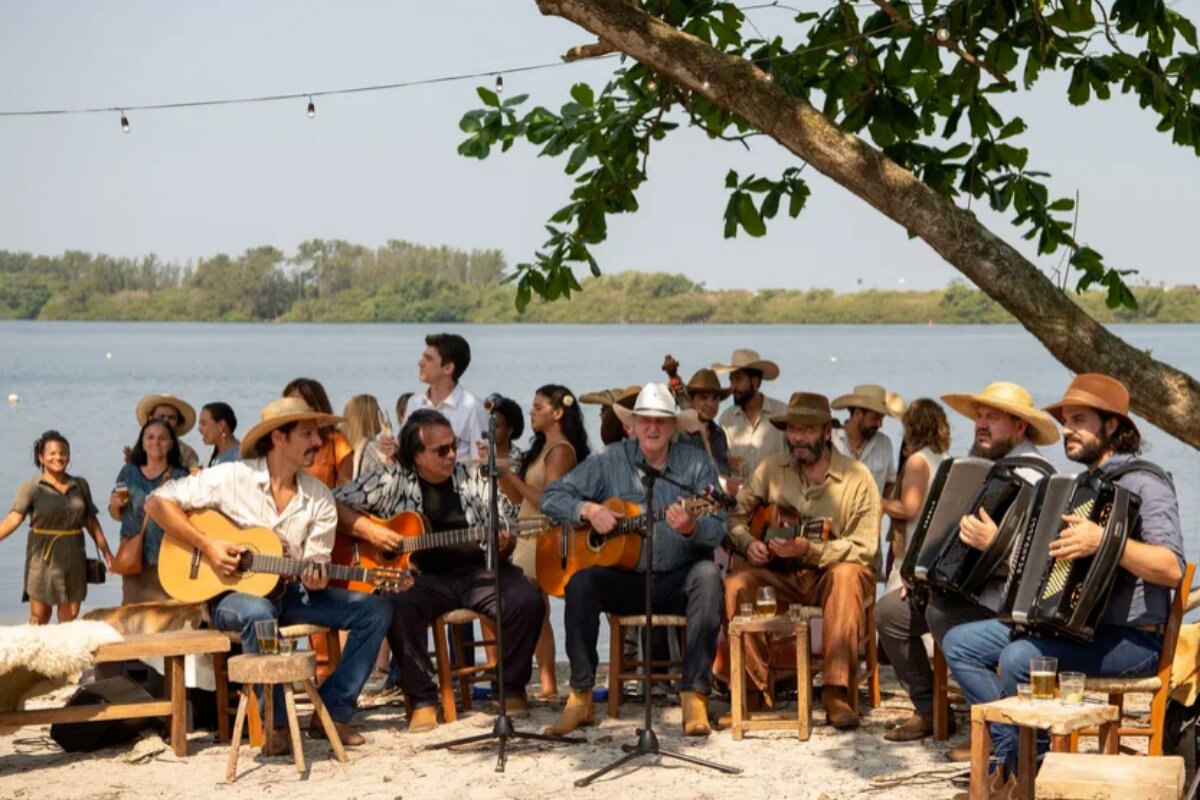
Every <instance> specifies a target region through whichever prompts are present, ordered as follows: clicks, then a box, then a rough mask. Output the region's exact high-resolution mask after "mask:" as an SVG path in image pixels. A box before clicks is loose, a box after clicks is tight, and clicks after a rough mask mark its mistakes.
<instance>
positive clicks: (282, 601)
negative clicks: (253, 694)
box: [212, 583, 392, 727]
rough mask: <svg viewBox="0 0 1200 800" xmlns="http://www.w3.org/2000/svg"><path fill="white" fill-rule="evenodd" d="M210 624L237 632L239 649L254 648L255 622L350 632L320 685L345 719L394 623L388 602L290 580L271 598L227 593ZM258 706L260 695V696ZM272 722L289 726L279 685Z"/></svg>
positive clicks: (331, 707) (323, 694) (336, 714)
mask: <svg viewBox="0 0 1200 800" xmlns="http://www.w3.org/2000/svg"><path fill="white" fill-rule="evenodd" d="M212 619H213V626H214V627H216V628H217V629H218V630H222V631H237V633H238V634H239V635H240V636H241V637H242V650H243V652H246V653H257V652H258V634H257V632H256V631H255V629H254V623H255V622H260V621H263V620H269V619H274V620H278V621H279V624H280V625H299V624H304V625H322V626H324V627H326V628H333V629H334V630H344V631H349V634H350V635H349V636H347V637H346V646H345V647H344V648H343V649H342V660H341V663H339V664H338V667H337V669H335V670H334V671H333V674H332V675H330V676H329V677H328V678H326V679H325V682H324V683H322V684H321V689H320V692H321V700H322V701H323V702H324V703H325V706H326V707H327V708H328V709H329V715H330V716H331V717H333V718H334V719H335V720H337V721H338V722H349V721H350V717H351V716H353V715H354V711H355V709H356V708H358V695H359V692H361V691H362V688H363V686H364V685H366V682H367V679H368V678H370V677H371V669H372V667H373V666H374V664H375V657H376V656H377V655H378V654H379V645H380V643H381V642H383V637H384V634H386V633H387V629H388V626H389V625H391V622H392V604H391V603H389V602H388V601H387V600H385V599H383V598H382V597H378V596H376V595H372V594H364V593H362V592H350V591H347V590H345V589H338V588H335V587H330V588H328V589H325V590H323V591H320V592H309V591H308V590H307V589H305V588H304V587H303V586H302V585H300V584H299V583H289V584H288V585H287V587H286V588H285V589H284V591H283V594H282V596H280V597H278V598H276V599H274V600H270V599H267V598H265V597H255V596H254V595H250V594H242V593H241V592H230V593H229V594H227V595H225V596H224V597H222V598H221V599H220V600H218V601H217V603H216V606H215V607H214V608H213V614H212ZM258 699H259V706H260V708H261V707H262V697H261V696H260V697H259V698H258ZM274 708H275V713H274V716H275V720H274V725H275V727H282V726H284V725H287V716H286V709H285V707H284V702H283V689H282V687H279V686H276V687H275V699H274Z"/></svg>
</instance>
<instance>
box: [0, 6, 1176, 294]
mask: <svg viewBox="0 0 1200 800" xmlns="http://www.w3.org/2000/svg"><path fill="white" fill-rule="evenodd" d="M792 4H798V5H800V6H803V7H804V8H806V9H809V8H811V9H813V10H819V9H821V8H824V7H825V5H826V4H825V3H824V2H815V1H814V0H793V3H792ZM1174 7H1175V9H1176V10H1178V11H1180V12H1181V13H1183V14H1185V15H1187V16H1189V17H1190V18H1192V19H1193V20H1197V19H1198V18H1200V0H1181V1H1180V2H1178V3H1176V4H1174ZM747 13H748V14H749V15H751V17H752V19H753V20H754V21H755V23H756V24H757V25H758V26H759V28H760V29H762V30H763V31H764V32H765V33H766V34H767V35H771V34H773V33H775V32H779V33H781V34H787V33H788V31H789V30H790V29H791V28H792V27H794V26H793V25H792V23H791V16H790V14H789V13H788V12H785V11H781V10H778V9H760V10H754V11H749V12H747ZM590 40H591V39H590V37H589V35H588V34H587V33H586V32H585V31H583V30H582V29H580V28H577V27H576V26H574V25H573V24H572V23H569V22H567V21H564V20H561V19H557V18H552V17H544V16H542V15H541V14H540V13H539V12H538V11H537V8H536V5H535V3H534V1H533V0H437V2H431V1H430V0H421V1H418V0H399V1H397V0H393V1H392V2H339V3H315V2H295V1H294V0H289V2H206V3H185V2H162V1H161V0H159V1H156V2H133V1H132V0H129V1H128V2H120V1H117V2H108V3H94V2H60V3H42V2H18V1H17V0H0V75H3V76H4V78H3V79H2V80H0V110H3V111H13V110H25V109H43V108H74V107H105V108H108V107H119V106H128V105H138V104H149V103H161V102H174V101H183V100H198V99H209V98H228V97H244V96H254V95H265V94H276V93H292V92H310V91H320V90H325V89H333V88H339V87H348V86H362V85H370V84H378V83H391V82H398V81H407V80H414V79H422V78H432V77H438V76H444V75H454V74H463V73H472V72H491V71H494V70H504V69H508V68H513V67H518V66H522V65H527V64H540V63H547V62H553V61H556V60H557V59H558V57H559V56H560V55H561V54H562V53H564V52H565V51H566V50H567V49H568V48H570V47H572V46H574V45H577V44H584V43H587V42H588V41H590ZM613 64H614V62H613V61H601V62H587V63H578V64H573V65H569V66H563V67H560V68H555V69H548V70H544V71H538V72H527V73H521V74H514V75H510V76H507V77H506V79H505V84H506V93H507V94H509V95H512V94H518V93H522V94H523V93H528V94H530V95H531V99H530V101H529V103H530V104H533V103H539V104H542V105H546V106H548V107H551V108H557V107H559V106H560V105H561V104H562V103H563V102H566V101H567V100H568V99H569V97H568V91H569V89H570V87H571V85H572V84H573V83H575V82H578V81H588V82H592V83H593V84H597V85H602V84H603V82H604V80H605V78H606V76H607V75H608V74H610V72H611V69H612V66H613ZM491 83H492V80H491V79H490V78H487V79H483V80H479V81H476V80H470V81H463V82H457V83H445V84H440V85H434V86H424V87H415V88H409V89H401V90H396V91H389V92H380V93H370V94H358V95H349V96H340V97H329V98H318V100H317V115H316V117H315V118H314V119H311V120H310V119H308V118H307V116H306V114H305V106H306V104H307V101H306V100H292V101H285V102H278V103H270V104H261V105H241V106H223V107H217V108H199V109H185V110H169V111H145V112H138V113H130V114H129V118H130V123H131V126H132V130H131V131H130V133H128V134H122V133H121V131H120V127H119V114H117V113H115V112H113V113H104V114H95V115H70V116H50V117H35V118H11V117H9V118H3V117H0V249H6V250H23V251H32V252H35V253H42V254H56V253H61V252H62V251H64V250H68V249H70V250H85V251H92V252H103V253H108V254H111V255H121V256H141V255H146V254H149V253H154V254H156V255H158V256H159V257H160V258H162V259H166V260H172V261H178V262H185V261H187V260H189V259H197V258H202V257H208V256H212V255H214V254H216V253H220V252H225V253H240V252H241V251H243V250H245V249H247V248H250V247H255V246H258V245H264V244H270V245H274V246H276V247H279V248H280V249H282V250H284V251H285V252H288V253H291V252H294V250H295V247H296V245H297V244H298V243H300V242H301V241H304V240H305V239H310V238H325V239H333V238H339V239H346V240H348V241H351V242H354V243H357V244H364V245H368V246H379V245H382V244H384V243H385V242H387V241H388V240H390V239H405V240H408V241H412V242H418V243H421V244H427V245H442V244H444V245H449V246H453V247H459V248H464V249H472V248H499V249H500V250H502V251H503V252H504V254H505V257H506V258H507V260H508V262H509V263H510V264H515V263H517V262H519V261H523V260H526V259H528V258H529V257H530V256H531V255H532V253H533V252H534V251H535V250H536V248H537V247H538V246H539V245H540V244H541V243H542V241H543V239H544V238H545V230H544V228H543V225H544V223H545V221H546V220H547V218H548V217H549V216H550V215H551V214H552V213H554V211H556V210H557V209H558V208H560V207H561V206H563V205H564V204H565V203H566V198H567V197H568V194H569V192H570V189H571V179H570V178H569V177H568V176H566V175H564V173H563V166H564V163H565V162H564V160H562V159H557V160H555V159H547V158H539V157H537V154H536V150H535V149H534V148H532V147H531V146H529V145H528V144H527V143H525V144H522V143H519V144H518V145H517V146H516V147H514V149H513V150H511V151H510V152H509V153H506V154H503V155H498V154H495V155H493V156H492V157H491V158H489V159H487V160H486V161H483V162H480V161H477V160H474V159H466V158H463V157H461V156H459V155H457V153H456V152H455V150H456V147H457V146H458V144H459V142H460V141H461V140H462V138H463V134H462V133H461V132H460V131H459V129H458V121H459V119H460V118H461V117H462V115H463V113H464V112H466V111H468V110H470V109H472V108H476V107H478V106H479V101H478V99H477V97H476V95H475V87H476V86H478V85H487V86H490V85H491ZM1065 89H1066V82H1065V80H1062V79H1058V78H1053V79H1050V80H1043V81H1042V82H1041V83H1039V85H1038V86H1037V87H1035V90H1034V91H1033V92H1031V93H1028V94H1025V93H1023V94H1022V95H1021V96H1019V97H1013V98H1006V99H1005V100H1004V101H1003V103H1004V105H1003V106H1002V108H1003V110H1004V111H1005V112H1006V113H1018V114H1020V115H1022V116H1023V117H1024V118H1025V120H1026V122H1027V123H1028V124H1029V126H1030V130H1029V132H1028V133H1026V134H1025V135H1024V136H1023V137H1022V140H1021V144H1023V145H1025V146H1027V147H1029V148H1030V151H1031V154H1030V163H1029V168H1031V169H1044V170H1047V171H1049V172H1051V173H1052V175H1053V177H1052V178H1051V179H1050V185H1051V191H1052V194H1053V196H1056V197H1060V196H1074V195H1075V193H1076V192H1079V193H1080V197H1081V203H1080V216H1079V232H1078V235H1079V238H1080V240H1081V241H1083V242H1085V243H1087V244H1089V245H1090V246H1092V247H1093V248H1095V249H1097V250H1099V251H1101V252H1102V253H1104V254H1105V255H1106V257H1107V259H1108V261H1109V263H1110V264H1111V265H1113V266H1119V267H1125V268H1135V269H1138V270H1139V275H1138V277H1137V280H1144V281H1148V282H1151V283H1155V284H1158V283H1165V284H1167V285H1173V284H1178V283H1196V282H1198V279H1197V276H1196V265H1195V262H1194V261H1192V259H1193V258H1194V255H1193V256H1188V255H1187V254H1188V253H1193V254H1194V252H1195V247H1194V236H1193V227H1192V226H1194V225H1195V219H1196V209H1197V207H1198V205H1200V204H1198V202H1197V201H1198V200H1200V189H1198V188H1197V187H1198V186H1200V183H1198V182H1197V177H1200V160H1198V159H1197V158H1196V156H1195V155H1193V154H1191V152H1190V151H1188V150H1185V149H1183V148H1180V147H1178V146H1175V145H1173V144H1171V142H1170V140H1169V138H1168V136H1166V135H1164V134H1160V133H1157V132H1156V131H1155V130H1154V126H1155V119H1154V118H1153V116H1152V115H1150V114H1148V113H1146V112H1144V111H1142V110H1140V109H1139V108H1138V107H1137V104H1136V101H1134V100H1133V99H1131V98H1129V97H1125V96H1121V95H1119V94H1118V95H1116V96H1115V97H1114V99H1113V100H1111V101H1109V102H1107V103H1096V102H1093V103H1091V104H1089V105H1088V106H1086V107H1083V108H1073V107H1071V106H1070V105H1069V104H1068V103H1067V101H1066V96H1065V95H1066V91H1065ZM797 163H798V162H797V160H796V159H795V157H794V156H792V155H791V154H790V153H787V152H786V151H784V150H783V149H782V148H781V147H779V146H778V145H777V144H776V143H774V142H773V141H770V140H768V139H766V138H765V137H762V138H760V139H757V140H755V141H754V143H753V145H752V149H751V150H750V151H749V152H746V151H744V150H743V148H741V147H740V146H739V145H736V144H730V143H725V142H714V141H710V140H708V139H707V138H706V137H705V136H704V135H703V134H700V133H698V132H696V131H688V132H683V133H677V134H675V135H672V136H670V137H668V138H667V139H666V140H665V141H663V142H660V143H657V144H656V146H655V151H654V153H653V154H652V157H651V160H650V164H649V174H650V181H649V182H648V183H647V184H646V185H645V187H644V188H643V189H642V190H641V191H640V193H639V200H640V203H641V211H639V212H638V213H637V214H636V215H633V216H628V215H626V216H624V217H616V218H611V219H610V224H609V240H608V242H606V243H605V244H603V245H602V246H600V247H599V248H598V249H597V251H596V254H597V256H598V258H599V260H600V263H601V266H602V268H604V269H605V270H607V271H613V272H615V271H620V270H624V269H637V270H643V271H651V270H654V271H668V272H681V273H684V274H686V275H687V276H688V277H690V278H692V279H693V280H696V281H699V282H702V283H704V284H705V285H707V286H708V287H710V288H718V289H721V288H747V289H760V288H789V289H804V288H811V287H828V288H833V289H835V290H838V291H851V290H854V289H855V288H856V287H858V286H863V287H878V288H905V287H907V288H922V289H926V288H940V287H943V286H945V285H946V284H947V283H949V282H950V281H951V280H952V279H954V278H955V277H956V276H957V275H958V273H957V272H956V271H955V270H954V269H953V268H952V267H951V266H949V265H948V264H946V263H945V262H944V261H942V260H941V258H940V257H939V256H937V254H935V253H934V252H933V251H932V250H930V249H929V248H928V247H927V246H926V245H925V244H924V243H922V242H921V241H919V240H912V241H910V240H909V239H908V238H907V236H906V235H905V233H904V232H903V231H902V230H901V229H900V228H898V227H897V226H896V225H895V224H893V223H891V222H890V221H888V220H886V219H885V218H883V217H882V216H881V215H880V214H878V213H877V212H875V211H874V210H873V209H871V208H869V207H868V206H867V205H865V204H864V203H863V202H862V201H860V200H859V199H858V198H856V197H854V196H852V195H851V194H850V193H849V192H847V191H846V190H845V189H843V188H841V187H840V186H838V185H837V184H835V183H833V182H831V181H829V180H827V179H825V178H824V177H822V176H820V175H818V174H816V173H815V172H814V171H812V170H809V171H806V173H805V174H806V175H807V176H809V181H810V185H811V188H812V192H813V194H812V197H811V198H810V200H809V204H808V208H807V209H806V210H805V211H804V212H803V213H802V214H801V216H800V218H799V219H797V220H791V219H789V218H786V215H785V216H784V217H783V218H782V219H778V220H776V221H775V222H774V223H773V224H772V225H771V226H770V229H769V232H768V235H767V236H766V237H764V238H762V239H757V240H754V239H750V238H748V237H747V236H746V235H745V234H744V233H742V234H741V235H739V237H738V238H736V239H734V240H726V239H724V238H723V237H722V213H723V210H724V206H725V203H726V201H727V194H726V193H725V190H724V188H723V187H724V176H725V173H726V172H727V171H728V170H729V169H730V168H733V169H736V170H738V171H739V172H740V173H742V174H748V173H751V172H754V173H757V174H760V175H778V174H779V173H780V172H782V171H783V170H784V169H786V168H787V167H789V166H795V165H796V164H797ZM976 210H977V212H978V213H979V215H980V218H981V219H982V220H983V221H984V222H985V224H987V225H988V226H989V227H991V229H992V230H993V231H995V232H997V233H998V234H999V235H1001V236H1002V237H1003V238H1004V239H1006V240H1007V241H1009V242H1011V243H1013V244H1017V245H1019V246H1020V247H1021V249H1022V250H1023V251H1024V252H1025V253H1026V254H1027V255H1030V256H1032V255H1033V253H1032V251H1031V249H1030V248H1029V247H1028V246H1027V245H1026V244H1025V243H1023V242H1021V240H1020V234H1019V232H1018V231H1017V230H1016V229H1014V228H1013V227H1012V226H1011V225H1010V224H1009V223H1008V222H1007V220H1006V219H1005V218H1003V217H1000V216H997V215H994V214H991V213H990V212H987V211H980V210H979V209H978V206H977V208H976ZM1036 263H1038V265H1039V266H1041V267H1042V268H1044V269H1046V270H1051V269H1053V268H1054V267H1056V266H1057V265H1058V263H1059V257H1058V256H1052V257H1046V258H1042V259H1040V260H1037V262H1036ZM860 282H861V283H860Z"/></svg>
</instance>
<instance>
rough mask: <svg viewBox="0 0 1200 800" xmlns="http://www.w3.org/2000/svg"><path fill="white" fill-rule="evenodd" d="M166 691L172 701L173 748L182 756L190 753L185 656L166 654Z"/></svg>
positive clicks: (176, 753)
mask: <svg viewBox="0 0 1200 800" xmlns="http://www.w3.org/2000/svg"><path fill="white" fill-rule="evenodd" d="M164 661H165V662H166V671H167V675H166V679H167V681H166V691H167V699H168V700H170V701H171V749H173V750H174V751H175V755H177V756H179V757H180V758H183V757H185V756H186V755H187V754H188V741H187V686H186V685H185V684H184V681H183V656H166V657H165V658H164Z"/></svg>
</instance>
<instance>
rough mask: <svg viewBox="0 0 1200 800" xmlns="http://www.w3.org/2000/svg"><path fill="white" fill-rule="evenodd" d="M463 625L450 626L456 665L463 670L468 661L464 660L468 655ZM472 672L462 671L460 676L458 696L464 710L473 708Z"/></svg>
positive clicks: (457, 668)
mask: <svg viewBox="0 0 1200 800" xmlns="http://www.w3.org/2000/svg"><path fill="white" fill-rule="evenodd" d="M463 627H465V626H463V625H451V626H450V641H451V642H452V643H453V644H454V667H455V669H456V670H462V669H463V668H464V667H466V665H467V664H466V662H465V661H464V660H463V659H464V658H465V656H466V648H465V647H464V646H463V634H462V629H463ZM471 694H472V686H471V673H470V672H466V671H464V672H460V673H459V677H458V697H459V701H460V702H461V703H462V707H463V711H470V710H471V705H472V704H471V700H472V697H471Z"/></svg>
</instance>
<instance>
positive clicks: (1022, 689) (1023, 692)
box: [1017, 683, 1033, 703]
mask: <svg viewBox="0 0 1200 800" xmlns="http://www.w3.org/2000/svg"><path fill="white" fill-rule="evenodd" d="M1032 699H1033V684H1032V683H1018V684H1017V700H1019V701H1021V702H1022V703H1028V702H1029V701H1030V700H1032Z"/></svg>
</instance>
